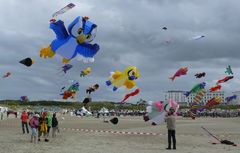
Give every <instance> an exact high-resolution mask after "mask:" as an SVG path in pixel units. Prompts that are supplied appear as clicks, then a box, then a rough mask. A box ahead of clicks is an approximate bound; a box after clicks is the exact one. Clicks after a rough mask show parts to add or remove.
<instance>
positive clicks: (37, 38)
mask: <svg viewBox="0 0 240 153" xmlns="http://www.w3.org/2000/svg"><path fill="white" fill-rule="evenodd" d="M70 2H72V3H74V4H75V5H76V7H74V8H73V9H72V10H69V11H68V12H66V13H65V14H63V15H60V16H58V18H57V19H61V20H63V21H64V23H65V26H68V25H69V23H71V21H72V20H74V19H75V17H77V16H88V17H89V18H90V19H89V20H90V21H92V22H94V23H96V24H97V25H98V33H97V36H96V39H95V40H94V41H93V43H98V44H99V45H100V51H99V52H98V53H97V55H96V56H95V62H94V63H91V64H84V63H83V62H79V61H77V60H75V59H74V60H72V61H71V63H70V64H72V65H73V66H74V67H73V68H72V69H71V70H70V71H69V72H68V73H67V74H66V75H63V73H59V71H60V70H59V69H60V67H61V66H62V63H61V58H60V56H58V55H56V56H54V57H53V58H52V59H40V57H39V51H40V49H41V48H42V47H46V46H48V45H49V44H50V43H51V41H52V40H53V39H55V35H54V33H53V31H51V30H50V29H49V20H50V19H51V16H52V14H53V13H54V12H56V11H57V10H59V9H61V8H62V7H64V6H65V5H67V4H68V3H70ZM239 14H240V1H237V0H204V1H199V0H172V1H169V0H72V1H69V0H61V1H60V0H7V1H4V3H3V2H2V3H1V5H0V36H1V37H0V75H4V73H6V72H11V73H12V75H11V76H10V77H8V78H5V79H0V99H19V97H20V96H22V95H26V96H28V97H29V98H30V100H43V99H45V100H52V99H61V97H60V96H59V93H60V89H61V87H63V86H67V85H69V84H70V81H69V80H77V81H79V83H80V92H79V94H78V99H79V100H83V99H84V97H85V93H84V92H85V88H86V87H88V86H90V85H93V84H95V83H98V84H100V89H99V90H98V91H96V92H95V93H93V94H92V98H93V100H96V101H100V100H107V101H120V100H121V99H122V98H123V97H124V95H125V93H127V92H128V91H127V90H126V89H124V88H123V89H120V90H119V91H117V92H113V91H112V87H107V86H106V85H105V81H106V80H107V78H108V76H109V74H110V72H111V71H115V70H120V71H122V70H124V68H126V67H127V66H131V65H135V66H137V67H138V69H139V71H140V73H141V76H140V78H139V79H138V80H137V85H138V87H139V88H141V93H140V94H139V95H137V96H135V97H134V98H132V99H130V100H129V101H131V102H134V101H137V100H138V99H140V98H143V99H146V100H153V101H154V100H163V99H164V92H166V91H168V90H190V89H191V88H192V86H194V85H195V84H196V83H200V82H202V81H205V82H206V83H207V88H210V87H211V86H214V85H215V83H216V81H217V80H218V79H222V78H223V77H225V74H224V71H225V68H226V66H227V65H231V66H232V69H233V72H234V79H233V80H230V81H229V82H227V83H225V84H223V85H222V90H223V91H226V92H227V94H228V95H230V94H231V92H233V91H237V90H240V86H239V85H240V80H239V78H240V74H239V73H238V72H239V71H240V66H239V62H240V60H239V58H240V53H239V51H240V50H239V49H240V20H239ZM162 27H167V28H168V29H167V30H162ZM198 35H204V36H205V38H202V39H200V40H191V38H192V37H194V36H198ZM167 40H169V41H170V43H166V41H167ZM26 57H31V58H33V59H34V60H35V64H34V65H32V66H31V67H25V66H23V65H21V64H19V61H20V60H21V59H23V58H26ZM87 66H91V67H92V73H91V74H90V75H89V76H87V77H84V78H80V77H79V73H80V71H81V70H82V69H84V68H86V67H87ZM183 66H187V67H188V68H189V71H188V74H187V75H186V76H181V77H179V78H176V80H175V81H174V82H172V81H171V80H169V79H168V77H169V76H171V75H173V74H174V73H175V72H176V71H177V70H178V69H179V68H180V67H183ZM198 72H206V73H207V75H206V77H205V78H202V79H196V78H195V77H194V74H195V73H198Z"/></svg>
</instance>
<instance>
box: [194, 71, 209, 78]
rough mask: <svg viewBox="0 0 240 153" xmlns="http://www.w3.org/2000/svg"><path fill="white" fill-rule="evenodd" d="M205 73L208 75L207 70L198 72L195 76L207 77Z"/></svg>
mask: <svg viewBox="0 0 240 153" xmlns="http://www.w3.org/2000/svg"><path fill="white" fill-rule="evenodd" d="M205 75H206V73H205V72H202V73H197V74H195V75H194V76H195V77H196V78H201V77H205Z"/></svg>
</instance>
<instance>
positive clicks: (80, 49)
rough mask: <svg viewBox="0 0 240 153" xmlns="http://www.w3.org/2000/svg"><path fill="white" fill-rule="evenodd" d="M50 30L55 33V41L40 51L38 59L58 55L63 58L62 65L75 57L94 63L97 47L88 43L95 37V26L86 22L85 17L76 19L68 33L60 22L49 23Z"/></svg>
mask: <svg viewBox="0 0 240 153" xmlns="http://www.w3.org/2000/svg"><path fill="white" fill-rule="evenodd" d="M50 28H51V29H52V30H53V31H54V32H55V34H56V39H55V40H53V41H52V43H51V44H50V45H49V46H48V47H47V48H42V49H41V51H40V57H44V58H47V57H49V58H52V57H53V56H54V55H55V54H59V55H61V56H62V57H63V60H62V62H63V63H67V62H69V61H70V60H71V59H73V58H75V57H78V59H79V60H83V62H93V61H94V56H95V55H96V53H97V52H98V51H99V45H98V44H90V42H92V41H93V40H94V38H95V36H96V32H97V25H96V24H94V23H92V22H90V21H88V18H87V17H81V16H79V17H77V18H76V19H75V20H74V21H72V23H71V24H70V25H69V26H68V31H67V30H66V28H65V25H64V23H63V21H61V20H58V21H57V22H54V21H53V22H51V23H50Z"/></svg>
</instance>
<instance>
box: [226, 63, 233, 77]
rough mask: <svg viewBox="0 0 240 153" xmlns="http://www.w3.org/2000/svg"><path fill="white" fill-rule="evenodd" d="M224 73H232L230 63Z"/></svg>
mask: <svg viewBox="0 0 240 153" xmlns="http://www.w3.org/2000/svg"><path fill="white" fill-rule="evenodd" d="M225 73H226V74H228V75H233V72H232V68H231V66H230V65H228V67H227V68H226V71H225Z"/></svg>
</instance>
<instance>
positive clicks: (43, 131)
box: [38, 112, 49, 142]
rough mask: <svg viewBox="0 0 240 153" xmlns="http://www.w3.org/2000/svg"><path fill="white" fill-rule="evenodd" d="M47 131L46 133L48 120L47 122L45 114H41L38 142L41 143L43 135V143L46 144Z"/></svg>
mask: <svg viewBox="0 0 240 153" xmlns="http://www.w3.org/2000/svg"><path fill="white" fill-rule="evenodd" d="M47 131H48V120H47V112H43V114H42V117H40V118H39V127H38V141H41V139H40V138H41V136H42V134H43V136H44V138H45V142H48V141H49V140H48V139H47Z"/></svg>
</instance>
